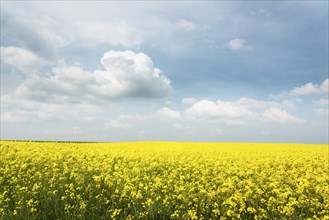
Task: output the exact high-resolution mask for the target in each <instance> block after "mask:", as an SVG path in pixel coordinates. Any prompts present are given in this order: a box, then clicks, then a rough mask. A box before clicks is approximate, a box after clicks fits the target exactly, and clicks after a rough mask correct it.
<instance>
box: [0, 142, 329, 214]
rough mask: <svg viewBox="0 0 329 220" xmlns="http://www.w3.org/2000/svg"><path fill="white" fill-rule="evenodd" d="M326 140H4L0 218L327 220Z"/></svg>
mask: <svg viewBox="0 0 329 220" xmlns="http://www.w3.org/2000/svg"><path fill="white" fill-rule="evenodd" d="M328 153H329V152H328V145H315V144H310V145H308V144H266V143H264V144H251V143H170V142H136V143H56V142H15V141H1V142H0V154H1V160H0V219H8V220H12V219H45V220H48V219H63V220H66V219H86V220H89V219H329V174H328V171H329V165H328V159H329V158H328Z"/></svg>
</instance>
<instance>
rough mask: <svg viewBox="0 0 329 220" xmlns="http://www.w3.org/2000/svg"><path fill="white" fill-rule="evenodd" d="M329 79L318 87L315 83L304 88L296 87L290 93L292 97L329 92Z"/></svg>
mask: <svg viewBox="0 0 329 220" xmlns="http://www.w3.org/2000/svg"><path fill="white" fill-rule="evenodd" d="M328 85H329V79H326V80H324V81H323V83H322V84H321V85H316V84H313V83H306V84H305V85H303V86H300V87H295V88H294V89H293V90H291V91H290V95H291V96H301V95H309V94H321V93H326V92H328V87H329V86H328Z"/></svg>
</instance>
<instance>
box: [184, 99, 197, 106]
mask: <svg viewBox="0 0 329 220" xmlns="http://www.w3.org/2000/svg"><path fill="white" fill-rule="evenodd" d="M197 101H198V100H196V99H195V98H183V99H182V103H183V104H186V105H193V104H194V103H196V102H197Z"/></svg>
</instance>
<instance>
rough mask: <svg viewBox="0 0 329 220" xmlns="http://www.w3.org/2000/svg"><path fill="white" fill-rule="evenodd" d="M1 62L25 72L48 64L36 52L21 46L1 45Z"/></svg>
mask: <svg viewBox="0 0 329 220" xmlns="http://www.w3.org/2000/svg"><path fill="white" fill-rule="evenodd" d="M1 62H3V63H4V64H7V65H10V66H11V67H13V68H16V69H18V70H20V71H21V72H23V73H31V71H35V70H37V69H39V68H40V67H42V66H43V65H45V64H47V62H46V61H45V60H44V59H42V58H41V57H39V56H38V55H36V54H35V53H33V52H31V51H29V50H25V49H23V48H19V47H1Z"/></svg>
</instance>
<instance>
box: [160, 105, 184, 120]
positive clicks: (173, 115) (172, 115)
mask: <svg viewBox="0 0 329 220" xmlns="http://www.w3.org/2000/svg"><path fill="white" fill-rule="evenodd" d="M157 115H158V116H160V117H161V118H168V119H181V113H180V112H177V111H174V110H171V109H169V108H167V107H165V108H162V109H159V110H158V111H157Z"/></svg>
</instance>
